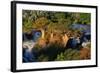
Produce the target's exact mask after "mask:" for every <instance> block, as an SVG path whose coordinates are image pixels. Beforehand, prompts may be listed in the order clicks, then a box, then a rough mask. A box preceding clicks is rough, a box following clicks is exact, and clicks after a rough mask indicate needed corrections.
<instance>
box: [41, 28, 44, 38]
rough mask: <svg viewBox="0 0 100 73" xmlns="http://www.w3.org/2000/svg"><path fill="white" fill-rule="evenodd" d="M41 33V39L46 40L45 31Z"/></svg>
mask: <svg viewBox="0 0 100 73" xmlns="http://www.w3.org/2000/svg"><path fill="white" fill-rule="evenodd" d="M41 33H42V36H41V38H42V39H44V38H45V30H44V29H41Z"/></svg>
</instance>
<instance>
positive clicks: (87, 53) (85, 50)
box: [80, 48, 91, 59]
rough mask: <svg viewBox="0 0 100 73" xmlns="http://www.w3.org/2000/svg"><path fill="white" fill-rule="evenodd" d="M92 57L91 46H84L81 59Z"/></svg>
mask: <svg viewBox="0 0 100 73" xmlns="http://www.w3.org/2000/svg"><path fill="white" fill-rule="evenodd" d="M90 58H91V50H90V48H82V49H81V50H80V59H90Z"/></svg>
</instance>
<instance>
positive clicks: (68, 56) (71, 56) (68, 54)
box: [56, 49, 80, 61]
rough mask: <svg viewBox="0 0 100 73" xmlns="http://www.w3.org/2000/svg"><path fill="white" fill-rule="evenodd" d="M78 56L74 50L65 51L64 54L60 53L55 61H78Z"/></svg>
mask: <svg viewBox="0 0 100 73" xmlns="http://www.w3.org/2000/svg"><path fill="white" fill-rule="evenodd" d="M79 59H80V54H79V51H78V50H75V49H67V50H65V52H61V53H60V54H58V55H57V58H56V60H57V61H64V60H79Z"/></svg>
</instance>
